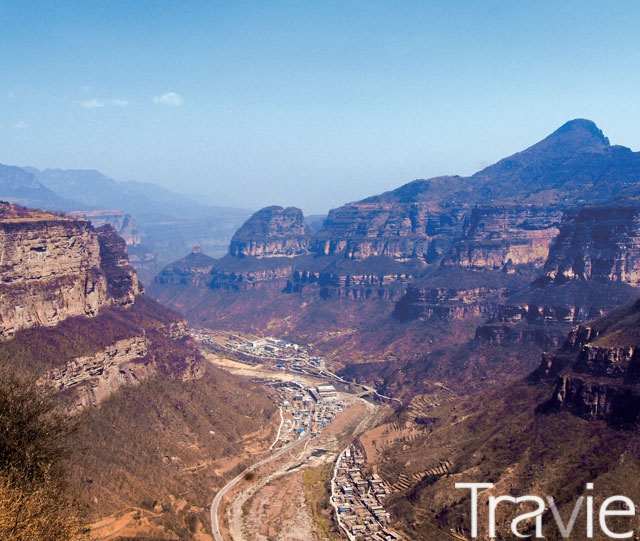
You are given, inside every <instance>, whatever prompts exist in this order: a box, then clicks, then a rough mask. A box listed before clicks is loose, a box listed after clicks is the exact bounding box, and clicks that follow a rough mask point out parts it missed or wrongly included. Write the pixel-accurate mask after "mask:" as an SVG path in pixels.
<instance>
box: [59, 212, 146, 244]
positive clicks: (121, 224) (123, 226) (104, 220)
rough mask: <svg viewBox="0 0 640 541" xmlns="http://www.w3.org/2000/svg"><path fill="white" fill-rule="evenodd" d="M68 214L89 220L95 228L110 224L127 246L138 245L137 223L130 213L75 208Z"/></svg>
mask: <svg viewBox="0 0 640 541" xmlns="http://www.w3.org/2000/svg"><path fill="white" fill-rule="evenodd" d="M69 215H70V216H73V217H74V218H84V219H85V220H89V221H90V222H91V224H92V225H93V226H94V227H96V228H98V227H102V226H103V225H110V226H111V227H113V228H114V229H115V230H116V232H117V233H118V235H119V236H120V237H122V238H123V239H124V240H125V242H126V243H127V246H138V245H139V244H140V242H141V232H140V229H139V227H138V224H137V223H136V221H135V220H134V219H133V217H132V216H131V214H127V213H126V212H123V211H121V210H75V211H73V212H70V213H69Z"/></svg>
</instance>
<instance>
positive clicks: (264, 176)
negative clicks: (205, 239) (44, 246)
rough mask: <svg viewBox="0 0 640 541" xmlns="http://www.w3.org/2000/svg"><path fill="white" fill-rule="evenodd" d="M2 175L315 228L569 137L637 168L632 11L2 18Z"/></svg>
mask: <svg viewBox="0 0 640 541" xmlns="http://www.w3.org/2000/svg"><path fill="white" fill-rule="evenodd" d="M0 21H2V31H1V32H0V50H2V61H1V64H0V65H1V66H2V77H1V78H0V163H5V164H13V165H32V166H35V167H39V168H46V167H58V168H64V169H71V168H82V169H99V170H100V171H102V172H103V173H105V174H107V175H109V176H111V177H113V178H116V179H117V180H128V179H136V180H142V181H150V182H156V183H158V184H160V185H162V186H165V187H169V188H172V189H175V190H178V191H181V192H191V193H199V194H202V195H203V197H206V198H208V199H210V200H211V201H212V202H216V203H218V204H222V205H232V206H239V207H247V208H259V207H261V206H265V205H269V204H282V205H295V206H299V207H302V208H303V210H304V211H305V213H307V214H311V213H322V212H326V211H327V210H328V209H329V208H332V207H335V206H338V205H340V204H342V203H344V202H347V201H352V200H357V199H361V198H364V197H366V196H369V195H373V194H376V193H380V192H382V191H385V190H389V189H393V188H395V187H397V186H400V185H401V184H403V183H405V182H408V181H410V180H413V179H415V178H428V177H432V176H436V175H442V174H460V175H468V174H471V173H473V172H475V171H477V170H478V169H480V168H482V167H484V166H486V165H488V164H490V163H493V162H494V161H496V160H498V159H500V158H502V157H504V156H506V155H509V154H512V153H514V152H516V151H519V150H522V149H523V148H525V147H527V146H529V145H531V144H533V143H535V142H536V141H538V140H539V139H541V138H543V137H545V136H546V135H548V134H549V133H550V132H552V131H553V130H555V129H556V128H557V127H559V126H560V125H561V124H563V123H564V122H565V121H567V120H570V119H572V118H577V117H583V118H590V119H592V120H594V121H595V122H596V123H597V124H598V125H599V126H600V128H602V129H603V131H604V132H605V134H606V135H607V136H608V137H609V138H610V139H611V142H612V143H613V144H623V145H625V146H629V147H631V148H632V149H634V150H639V149H640V128H639V126H640V107H638V97H639V96H640V32H638V31H637V26H638V21H640V2H637V1H620V2H602V1H597V2H596V1H590V0H582V1H571V0H569V1H562V2H558V1H553V2H551V1H546V0H541V1H535V2H533V1H532V2H526V1H516V0H514V1H507V0H505V1H501V2H498V1H492V0H483V1H480V0H478V1H462V0H447V1H445V0H442V1H438V2H436V1H428V0H424V1H402V0H394V1H386V2H382V1H376V0H367V1H361V2H355V1H349V0H342V1H335V2H334V1H319V0H318V1H310V0H309V1H305V0H297V1H277V2H276V1H261V2H243V1H228V2H218V1H190V0H181V1H175V2H165V1H162V0H157V1H141V0H126V1H120V0H108V1H107V0H105V1H97V0H95V1H92V0H85V1H82V2H76V1H64V0H57V1H55V2H54V1H46V2H45V1H41V2H36V1H30V0H19V1H15V0H11V1H7V0H0Z"/></svg>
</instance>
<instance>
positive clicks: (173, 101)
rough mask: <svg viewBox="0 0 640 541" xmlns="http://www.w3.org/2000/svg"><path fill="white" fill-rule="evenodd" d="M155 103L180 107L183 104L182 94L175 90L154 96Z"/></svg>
mask: <svg viewBox="0 0 640 541" xmlns="http://www.w3.org/2000/svg"><path fill="white" fill-rule="evenodd" d="M153 103H159V104H161V105H168V106H169V107H180V106H181V105H182V96H180V94H176V93H175V92H167V93H165V94H162V95H161V96H153Z"/></svg>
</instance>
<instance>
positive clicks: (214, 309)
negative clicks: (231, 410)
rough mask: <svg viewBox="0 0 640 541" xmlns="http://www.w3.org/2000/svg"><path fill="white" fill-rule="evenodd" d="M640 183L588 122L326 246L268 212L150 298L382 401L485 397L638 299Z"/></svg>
mask: <svg viewBox="0 0 640 541" xmlns="http://www.w3.org/2000/svg"><path fill="white" fill-rule="evenodd" d="M639 180H640V155H639V154H638V153H634V152H632V151H631V150H630V149H628V148H624V147H621V146H611V145H610V144H609V141H608V139H607V138H606V137H605V136H604V135H603V133H602V131H601V130H600V129H599V128H598V127H597V126H596V125H595V124H594V123H593V122H591V121H589V120H584V119H578V120H573V121H570V122H568V123H566V124H565V125H563V126H562V127H560V128H559V129H558V130H557V131H555V132H554V133H552V134H551V135H549V136H548V137H547V138H545V139H544V140H543V141H541V142H539V143H536V144H534V145H533V146H531V147H530V148H528V149H526V150H524V151H522V152H519V153H517V154H515V155H513V156H510V157H508V158H505V159H503V160H501V161H499V162H498V163H496V164H495V165H492V166H489V167H487V168H486V169H484V170H482V171H480V172H478V173H476V174H475V175H473V176H471V177H466V178H463V177H438V178H434V179H428V180H415V181H413V182H410V183H408V184H405V185H403V186H401V187H400V188H398V189H396V190H393V191H390V192H386V193H384V194H381V195H377V196H372V197H369V198H366V199H364V200H362V201H359V202H355V203H349V204H346V205H344V206H342V207H339V208H336V209H333V210H331V211H330V212H329V214H328V216H327V217H326V219H325V220H324V223H323V226H322V227H321V228H320V229H319V230H318V231H317V232H312V231H311V230H309V229H308V228H307V227H305V223H304V222H305V221H304V217H303V215H302V212H301V211H300V210H299V209H292V208H288V209H285V208H282V207H267V208H265V209H262V210H261V211H259V212H258V213H256V214H254V216H253V217H251V218H250V219H249V220H248V221H247V222H245V224H244V225H243V226H242V227H240V228H239V229H238V231H237V232H236V233H235V235H234V236H233V238H232V240H231V242H230V245H229V246H230V247H229V252H228V254H227V255H226V256H224V257H222V258H218V259H215V258H210V259H207V260H206V261H205V260H204V257H203V256H204V254H198V255H197V257H196V256H194V255H189V256H187V257H186V258H184V259H182V260H179V261H176V262H174V263H172V264H171V265H169V266H167V267H166V268H165V269H164V270H163V271H162V272H161V273H160V274H159V275H158V276H157V278H156V280H155V282H154V283H153V284H151V285H150V286H149V291H150V293H151V294H152V295H153V296H155V297H156V298H157V299H159V300H161V301H162V302H165V303H168V304H169V305H171V306H173V307H174V308H175V309H176V310H178V311H180V312H181V313H184V314H185V315H186V316H187V318H189V319H191V320H193V321H199V322H201V323H205V324H207V325H209V326H211V327H213V328H226V329H231V328H240V329H246V330H252V331H258V332H259V331H261V330H262V329H265V328H270V329H273V330H277V331H278V332H281V333H283V334H284V335H286V336H289V337H290V338H291V339H292V340H298V341H301V342H302V343H313V344H314V345H315V347H317V348H318V349H319V351H322V352H325V353H328V352H336V351H337V354H336V355H337V356H338V357H339V358H340V359H341V361H342V365H343V367H344V370H345V374H348V375H349V376H350V377H357V378H365V379H368V380H369V381H370V382H371V381H373V379H372V378H371V374H372V373H375V374H376V377H375V380H376V382H377V383H378V384H379V385H382V386H383V387H384V389H381V390H386V391H389V392H391V391H395V392H409V391H408V390H407V385H409V387H410V382H421V381H423V380H424V379H425V378H426V377H428V376H430V375H432V376H433V377H442V376H444V375H445V374H450V375H454V374H455V375H456V378H455V381H454V384H459V385H460V386H461V387H462V388H467V389H468V388H469V387H471V388H473V387H474V386H475V385H478V384H480V382H482V384H484V383H485V382H487V381H497V380H503V379H504V378H505V377H509V376H511V377H513V376H515V375H522V374H525V373H527V372H528V371H529V370H531V369H533V368H534V367H535V365H536V363H537V362H538V358H539V355H540V354H541V353H542V352H543V350H544V349H546V348H549V347H554V346H557V345H559V344H560V343H562V340H563V339H564V336H565V335H566V333H567V332H568V330H569V329H570V327H571V326H572V325H575V324H578V323H581V322H584V321H586V320H588V319H591V318H594V317H597V316H599V315H602V314H604V313H605V312H607V311H608V310H611V309H613V308H615V307H616V306H617V305H618V304H620V303H622V302H625V301H628V300H632V299H633V298H635V297H637V296H638V290H637V286H638V283H639V282H638V275H637V271H638V269H639V268H640V263H639V261H640V260H639V259H638V257H637V256H638V252H637V250H638V242H637V239H638V213H639V212H640V204H639V203H638V199H637V192H638V186H640V184H639V183H638V181H639ZM205 253H206V251H205ZM336 333H340V334H341V336H345V335H346V336H347V338H346V339H344V338H340V339H339V340H336V339H335V338H334V337H335V336H336ZM471 352H473V354H472V353H471ZM463 359H465V360H463ZM373 365H375V366H376V368H375V370H373V371H372V369H371V367H372V366H373ZM408 374H409V376H408V377H405V376H407V375H408ZM414 376H415V377H414ZM418 385H421V384H420V383H418ZM403 390H404V391H403Z"/></svg>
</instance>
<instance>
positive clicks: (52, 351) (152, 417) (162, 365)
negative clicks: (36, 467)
mask: <svg viewBox="0 0 640 541" xmlns="http://www.w3.org/2000/svg"><path fill="white" fill-rule="evenodd" d="M0 238H1V243H0V244H1V247H0V261H1V269H0V276H1V283H0V322H1V326H0V329H1V334H0V338H1V339H0V359H1V360H2V362H1V366H0V368H1V369H2V371H3V374H4V375H5V377H9V376H10V377H15V378H21V379H20V381H22V379H24V380H26V381H34V382H35V384H36V385H37V386H38V389H39V391H38V392H39V393H43V394H49V395H50V396H51V400H52V404H53V405H54V407H55V408H56V411H59V412H60V415H64V416H71V417H72V418H73V423H74V426H75V430H74V431H73V432H72V434H71V435H70V436H69V441H68V442H67V443H66V445H68V451H67V452H66V456H67V458H68V460H67V461H66V462H65V464H66V469H67V475H66V485H65V486H66V487H67V490H69V491H71V492H72V493H73V499H74V501H75V502H76V503H75V505H76V507H77V509H78V512H80V513H81V515H82V516H84V518H85V520H87V521H88V522H89V523H91V522H94V523H95V524H96V528H98V530H96V531H107V530H105V528H106V527H107V526H106V525H107V523H109V524H111V523H112V522H113V521H115V522H116V523H119V524H126V531H127V532H129V533H130V534H132V535H134V536H135V535H141V536H143V537H144V536H152V537H153V536H159V537H160V538H162V539H179V538H184V537H185V536H186V535H189V536H191V535H194V534H195V533H197V531H198V530H201V531H202V532H204V531H207V529H208V528H207V527H206V524H207V520H208V516H207V513H206V511H205V508H206V506H207V500H208V497H209V494H210V492H211V490H212V489H214V488H215V487H216V486H222V485H223V484H224V482H225V481H224V479H225V478H226V476H227V475H229V472H231V471H233V468H234V467H241V466H242V460H241V459H239V457H238V451H239V450H240V449H242V448H244V446H245V445H247V444H251V442H253V445H255V446H256V447H260V446H261V445H262V442H264V444H265V445H266V442H267V441H268V440H269V436H270V430H271V428H270V425H269V424H268V420H269V418H270V416H271V415H273V413H274V411H275V407H274V406H273V404H272V402H271V400H270V399H269V398H268V396H267V394H266V392H265V391H264V390H262V389H260V388H258V387H255V386H254V385H252V384H251V383H250V382H247V381H243V380H241V379H240V378H236V377H234V376H232V375H229V374H227V373H226V372H224V371H222V370H220V369H217V368H216V367H214V366H212V365H211V364H210V363H208V362H207V361H205V359H204V358H203V357H202V355H201V354H200V353H199V351H198V349H197V348H196V347H195V344H194V341H193V339H192V338H191V337H190V335H189V333H188V327H187V323H186V321H185V320H184V319H182V318H181V317H179V316H178V315H177V314H175V313H173V312H171V311H170V310H167V309H166V308H164V307H162V306H161V305H159V304H158V303H156V302H155V301H153V300H152V299H151V298H149V297H148V296H147V295H145V294H144V291H143V289H142V287H141V285H140V283H139V281H138V278H137V275H136V273H135V271H134V269H133V267H132V265H131V264H130V263H129V260H128V257H127V253H126V247H127V244H126V241H125V240H124V239H123V238H121V237H120V236H118V235H117V233H116V231H115V230H114V229H113V228H112V227H111V226H110V225H108V224H107V225H103V226H101V227H94V226H93V225H91V223H90V222H89V221H88V220H86V219H83V218H79V217H77V216H76V217H71V216H66V215H60V214H53V213H50V212H47V211H41V210H30V209H26V208H24V207H20V206H18V205H15V204H10V203H6V202H3V203H0ZM249 395H250V396H251V397H252V399H251V400H250V401H248V400H246V397H247V396H249ZM254 419H255V420H254ZM265 422H266V423H267V427H266V428H265V427H264V423H265ZM185 441H189V442H190V443H189V444H188V445H186V444H185ZM167 463H170V464H172V465H173V466H172V467H170V468H167ZM178 465H179V467H178ZM192 467H196V468H197V471H198V472H199V473H198V476H197V477H194V476H193V474H192V470H191V468H192ZM225 472H226V473H225ZM185 486H189V487H190V490H189V493H188V495H185V494H184V492H183V489H184V487H185ZM176 502H179V503H176ZM132 507H133V508H138V509H139V511H138V513H131V514H130V513H128V511H127V512H126V513H123V509H124V510H127V509H131V508H132ZM139 514H141V516H142V515H143V516H144V517H145V518H144V520H139V519H138V518H136V517H138V516H139ZM105 517H107V518H105ZM108 517H111V522H110V521H109V520H108ZM123 521H124V522H123ZM109 527H111V526H109ZM208 538H210V537H207V534H206V533H202V535H200V537H199V539H202V540H205V539H208Z"/></svg>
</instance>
